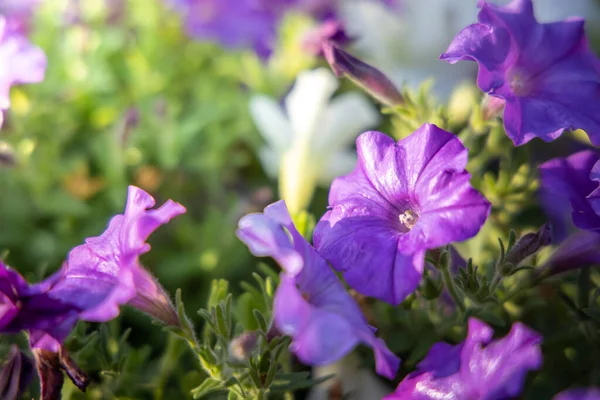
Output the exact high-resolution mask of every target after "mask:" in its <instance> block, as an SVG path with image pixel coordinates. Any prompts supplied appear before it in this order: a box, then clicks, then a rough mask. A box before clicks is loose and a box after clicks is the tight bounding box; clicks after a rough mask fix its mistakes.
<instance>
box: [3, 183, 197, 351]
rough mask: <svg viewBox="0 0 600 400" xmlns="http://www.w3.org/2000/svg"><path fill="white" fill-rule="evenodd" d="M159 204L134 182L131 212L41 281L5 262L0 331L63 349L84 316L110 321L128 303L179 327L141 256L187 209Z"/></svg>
mask: <svg viewBox="0 0 600 400" xmlns="http://www.w3.org/2000/svg"><path fill="white" fill-rule="evenodd" d="M154 204H155V202H154V199H153V198H152V197H151V196H150V195H149V194H148V193H146V192H144V191H143V190H141V189H139V188H136V187H134V186H130V187H129V194H128V198H127V206H126V207H125V213H124V214H119V215H117V216H115V217H113V219H112V220H111V221H110V223H109V226H108V228H107V230H106V231H105V232H104V233H103V234H102V235H101V236H98V237H93V238H89V239H87V240H86V242H85V244H82V245H80V246H77V247H75V248H74V249H73V250H71V252H70V254H69V256H68V259H67V262H65V264H64V265H63V267H62V268H61V269H60V270H59V271H58V272H56V273H55V274H54V275H52V276H51V277H49V278H47V279H46V280H44V281H42V282H39V283H37V284H34V285H29V284H27V282H26V281H25V280H24V279H23V278H22V277H21V276H20V275H19V274H18V273H17V272H16V271H14V270H12V269H10V268H7V267H5V266H4V265H3V264H0V299H1V302H2V312H1V313H0V331H3V332H18V331H20V330H28V331H29V332H30V342H31V346H32V347H33V348H39V349H44V350H50V351H52V352H58V350H59V348H60V344H61V343H62V342H63V341H64V339H65V338H66V337H67V336H68V334H69V333H70V331H71V329H72V328H73V326H74V325H75V324H76V323H77V321H78V320H84V321H93V322H106V321H109V320H111V319H113V318H115V317H116V316H117V315H118V314H119V306H121V305H124V304H129V305H131V306H133V307H136V308H138V309H140V310H141V311H144V312H146V313H148V314H149V315H151V316H153V317H155V318H157V319H158V320H161V321H162V322H164V323H165V324H168V325H178V317H177V314H176V311H175V310H174V309H173V306H172V304H171V302H170V300H169V298H168V296H167V295H166V293H165V292H164V290H163V289H162V287H161V286H160V285H159V284H158V282H157V281H156V280H155V279H154V278H153V277H152V275H150V273H149V272H148V271H146V270H145V269H144V268H143V267H142V266H141V265H140V263H139V260H138V257H139V255H141V254H143V253H145V252H147V251H148V250H150V245H148V244H147V243H146V239H147V238H148V237H149V236H150V234H151V233H152V232H153V231H154V230H156V228H158V227H159V226H160V225H163V224H165V223H167V222H168V221H169V220H170V219H171V218H173V217H175V216H177V215H180V214H182V213H184V212H185V208H184V207H183V206H182V205H180V204H178V203H175V202H173V201H171V200H169V201H167V202H166V203H165V204H164V205H163V206H161V207H159V208H157V209H153V210H151V209H150V208H151V207H153V206H154Z"/></svg>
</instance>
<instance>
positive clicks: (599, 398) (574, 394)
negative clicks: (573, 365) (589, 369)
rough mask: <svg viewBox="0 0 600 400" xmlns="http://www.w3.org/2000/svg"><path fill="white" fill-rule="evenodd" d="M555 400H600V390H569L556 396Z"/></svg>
mask: <svg viewBox="0 0 600 400" xmlns="http://www.w3.org/2000/svg"><path fill="white" fill-rule="evenodd" d="M553 400H600V389H597V388H591V389H569V390H565V391H564V392H561V393H559V394H557V395H556V396H554V397H553Z"/></svg>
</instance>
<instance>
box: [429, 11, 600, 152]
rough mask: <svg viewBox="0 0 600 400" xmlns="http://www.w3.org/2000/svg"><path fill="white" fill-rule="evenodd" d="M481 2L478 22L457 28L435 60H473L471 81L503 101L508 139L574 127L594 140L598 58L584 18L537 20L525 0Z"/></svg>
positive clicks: (598, 125) (599, 132)
mask: <svg viewBox="0 0 600 400" xmlns="http://www.w3.org/2000/svg"><path fill="white" fill-rule="evenodd" d="M480 5H481V11H480V12H479V14H478V20H479V23H477V24H473V25H470V26H468V27H466V28H465V29H463V30H462V31H461V32H460V33H459V34H458V35H457V36H456V37H455V38H454V41H453V42H452V43H451V44H450V47H449V48H448V50H447V51H446V52H445V53H443V54H442V55H441V56H440V59H442V60H446V61H448V62H450V63H452V64H454V63H456V62H458V61H460V60H472V61H476V62H477V63H478V64H479V74H478V76H477V84H478V86H479V88H480V89H481V90H483V91H484V92H487V93H489V94H491V95H493V96H496V97H500V98H502V99H504V100H505V101H506V106H505V109H504V127H505V129H506V133H507V134H508V136H509V137H510V138H511V139H512V141H513V142H514V144H515V145H517V146H518V145H522V144H525V143H527V142H529V141H530V140H531V139H533V138H534V137H539V138H540V139H542V140H543V141H546V142H549V141H552V140H554V139H556V138H557V137H559V136H560V135H561V133H562V132H563V131H564V130H565V129H578V128H580V129H583V130H585V131H586V132H587V134H588V135H589V137H590V140H591V141H592V143H594V144H595V145H599V144H600V116H599V114H598V113H597V112H596V111H597V110H596V107H595V104H597V103H598V101H599V100H600V96H599V95H600V72H599V69H598V66H599V63H598V60H597V58H596V57H595V56H594V54H593V53H592V52H591V50H590V48H589V45H588V42H587V39H586V37H585V32H584V29H583V24H584V21H583V19H580V18H569V19H567V20H565V21H561V22H553V23H543V24H540V23H538V22H537V21H536V19H535V17H534V15H533V5H532V2H531V0H513V1H512V2H511V3H510V4H508V5H506V6H503V7H500V6H495V5H492V4H490V3H487V2H486V1H482V2H480Z"/></svg>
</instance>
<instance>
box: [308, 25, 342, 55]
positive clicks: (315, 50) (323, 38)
mask: <svg viewBox="0 0 600 400" xmlns="http://www.w3.org/2000/svg"><path fill="white" fill-rule="evenodd" d="M350 40H351V39H350V38H349V37H348V36H347V35H346V31H345V30H344V27H343V26H342V24H341V23H340V21H337V20H334V19H329V20H327V21H325V22H323V23H322V24H320V25H318V26H317V27H315V28H313V29H311V30H310V31H309V32H307V33H306V36H305V37H304V41H303V47H304V49H305V50H306V51H307V52H309V53H311V54H314V55H315V56H320V55H323V43H325V42H328V41H332V42H334V43H336V44H339V45H340V46H343V45H344V44H346V43H348V42H349V41H350Z"/></svg>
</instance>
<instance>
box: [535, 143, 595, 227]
mask: <svg viewBox="0 0 600 400" xmlns="http://www.w3.org/2000/svg"><path fill="white" fill-rule="evenodd" d="M599 159H600V153H598V152H597V151H595V150H584V151H580V152H578V153H575V154H572V155H570V156H569V157H567V158H555V159H553V160H550V161H547V162H545V163H543V164H542V165H540V166H539V171H540V176H541V183H542V188H541V189H542V190H541V192H542V198H541V201H542V205H543V207H544V209H545V210H546V212H547V213H548V214H549V215H550V217H551V218H552V219H554V220H555V223H556V224H558V225H559V226H562V225H565V222H564V218H563V217H564V215H562V214H563V213H564V211H563V209H564V206H563V205H564V204H565V203H568V204H570V208H571V210H572V212H571V218H572V220H573V224H574V225H575V226H576V227H578V228H579V229H584V230H590V231H596V232H600V191H599V190H598V183H599V182H600V173H599V172H600V164H599V163H598V160H599ZM563 230H565V229H563Z"/></svg>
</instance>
